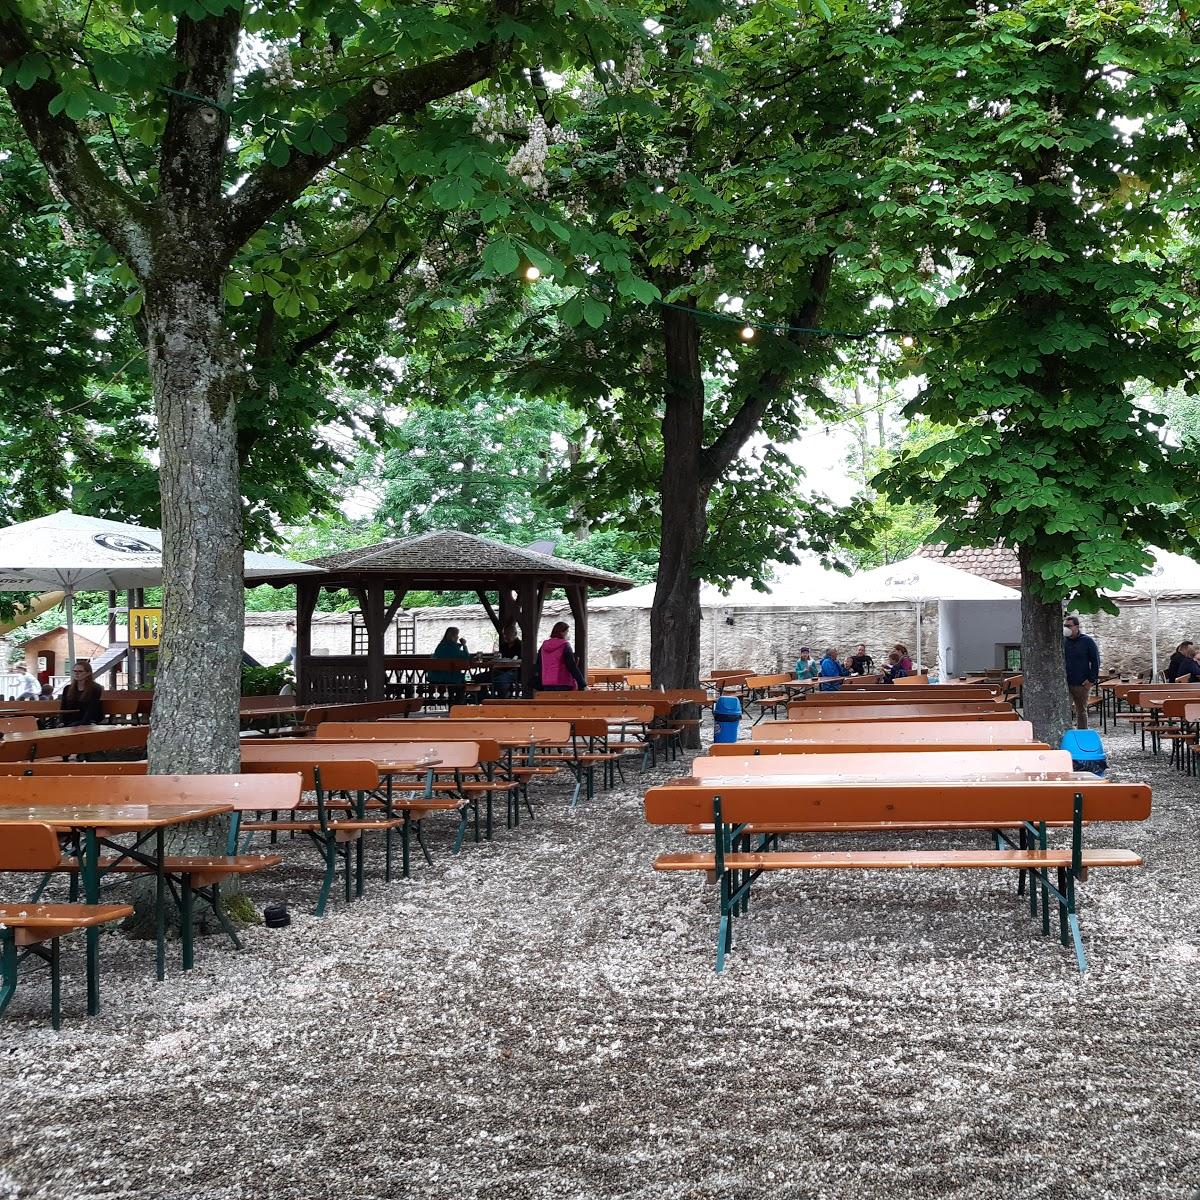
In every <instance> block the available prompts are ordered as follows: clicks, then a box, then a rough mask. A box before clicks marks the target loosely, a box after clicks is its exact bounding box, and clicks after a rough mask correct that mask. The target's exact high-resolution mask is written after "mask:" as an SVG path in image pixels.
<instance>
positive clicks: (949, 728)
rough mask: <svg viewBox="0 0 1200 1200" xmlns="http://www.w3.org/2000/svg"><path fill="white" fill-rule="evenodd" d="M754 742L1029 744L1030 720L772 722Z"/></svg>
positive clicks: (757, 731)
mask: <svg viewBox="0 0 1200 1200" xmlns="http://www.w3.org/2000/svg"><path fill="white" fill-rule="evenodd" d="M750 739H751V741H755V742H780V741H791V742H805V741H808V742H864V743H869V742H877V743H879V744H881V745H892V746H904V745H914V746H919V745H922V744H924V743H927V742H958V743H960V744H964V745H966V744H970V743H972V742H1008V743H1016V742H1031V741H1033V725H1032V724H1031V723H1030V722H1029V721H830V722H828V723H823V722H820V721H807V722H798V721H771V722H769V723H768V722H764V723H763V724H762V725H756V726H755V727H754V728H753V729H752V730H751V731H750Z"/></svg>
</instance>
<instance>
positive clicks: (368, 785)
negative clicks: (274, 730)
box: [228, 745, 405, 917]
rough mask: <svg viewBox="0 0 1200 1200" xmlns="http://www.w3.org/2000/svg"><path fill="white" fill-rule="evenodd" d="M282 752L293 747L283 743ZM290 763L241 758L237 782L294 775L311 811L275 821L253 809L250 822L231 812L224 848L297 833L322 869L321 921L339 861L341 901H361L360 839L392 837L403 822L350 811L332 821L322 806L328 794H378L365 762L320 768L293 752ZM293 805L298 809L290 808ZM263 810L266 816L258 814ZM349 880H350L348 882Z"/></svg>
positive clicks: (375, 772) (333, 762)
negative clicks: (310, 798)
mask: <svg viewBox="0 0 1200 1200" xmlns="http://www.w3.org/2000/svg"><path fill="white" fill-rule="evenodd" d="M283 748H284V749H292V747H291V746H287V745H285V746H284V747H283ZM295 757H296V760H295V761H280V760H273V759H267V760H265V761H253V759H252V758H250V759H248V758H246V757H243V760H242V778H253V777H255V776H271V777H274V776H278V775H280V774H281V773H285V772H286V774H287V777H288V778H291V777H292V776H293V774H294V775H295V776H296V777H297V778H298V779H299V781H300V790H301V791H305V792H312V793H313V794H314V795H315V796H316V799H317V804H316V808H315V810H314V812H313V816H312V817H311V818H301V817H298V816H292V817H289V818H283V819H280V818H278V817H277V816H276V815H275V813H274V812H273V811H272V810H269V809H258V810H256V811H257V814H258V815H256V817H255V819H254V820H253V821H247V820H245V819H243V818H241V816H240V814H235V819H234V820H233V821H232V822H231V823H230V828H229V845H228V848H229V850H230V851H231V852H233V851H234V850H236V849H237V847H238V844H239V842H240V843H241V845H242V848H243V849H246V848H248V847H249V845H250V842H251V840H252V839H253V837H254V836H255V834H258V833H269V834H270V835H271V837H272V840H274V839H275V838H276V837H277V836H278V835H279V834H280V833H289V834H297V833H299V834H302V835H304V836H306V837H307V838H308V839H309V841H310V842H311V843H312V844H313V846H314V847H315V848H316V850H317V852H318V854H319V855H320V857H321V860H322V863H323V865H324V868H325V869H324V874H323V876H322V879H321V886H320V890H319V891H318V894H317V903H316V905H315V907H314V909H313V912H314V915H315V916H318V917H323V916H324V915H325V908H326V905H327V904H328V902H329V895H330V891H331V889H332V887H333V881H334V879H335V877H336V876H337V868H338V861H339V859H340V860H341V862H342V866H343V873H344V880H345V897H346V902H347V903H349V902H350V901H351V900H352V899H353V898H354V897H355V896H358V897H361V896H362V894H363V889H364V855H363V845H362V838H363V835H364V834H367V833H383V834H385V835H388V836H389V837H390V835H391V833H392V832H393V831H394V830H396V829H398V828H402V827H403V826H404V824H405V820H404V818H402V817H386V816H385V817H366V816H363V815H359V814H358V811H357V810H356V811H352V812H351V813H350V814H349V815H347V816H344V817H331V816H330V814H329V810H328V808H327V806H326V797H327V796H328V794H329V793H330V792H346V793H377V792H378V791H379V789H380V786H381V781H380V775H379V769H378V767H376V765H375V764H374V763H373V762H370V761H369V760H368V759H366V758H363V759H358V760H356V759H340V758H338V759H334V758H332V757H331V758H330V759H327V760H326V761H323V762H321V763H320V764H316V763H313V762H312V761H311V760H308V761H306V760H305V758H304V755H303V752H301V753H298V754H296V756H295ZM294 807H298V806H294ZM264 812H267V813H268V814H269V815H267V816H263V815H262V813H264ZM351 845H354V846H355V847H356V853H355V864H354V871H353V875H352V872H351V861H350V847H351ZM352 880H353V882H352Z"/></svg>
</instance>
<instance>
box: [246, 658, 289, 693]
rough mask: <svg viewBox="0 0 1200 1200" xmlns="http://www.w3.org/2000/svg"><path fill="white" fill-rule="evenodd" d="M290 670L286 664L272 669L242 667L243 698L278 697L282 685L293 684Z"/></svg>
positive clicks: (278, 664)
mask: <svg viewBox="0 0 1200 1200" xmlns="http://www.w3.org/2000/svg"><path fill="white" fill-rule="evenodd" d="M295 682H296V677H295V675H293V674H292V668H291V667H290V666H288V665H287V664H286V663H276V664H275V665H274V666H273V667H242V695H243V696H278V695H279V693H280V691H281V690H282V689H283V686H284V684H287V683H295Z"/></svg>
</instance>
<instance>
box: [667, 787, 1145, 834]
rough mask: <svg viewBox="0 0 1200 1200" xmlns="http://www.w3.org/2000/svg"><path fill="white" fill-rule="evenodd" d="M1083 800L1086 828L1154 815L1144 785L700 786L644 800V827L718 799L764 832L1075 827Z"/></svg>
mask: <svg viewBox="0 0 1200 1200" xmlns="http://www.w3.org/2000/svg"><path fill="white" fill-rule="evenodd" d="M1076 795H1080V796H1082V798H1083V812H1082V816H1083V819H1084V820H1087V821H1144V820H1145V819H1146V818H1147V817H1149V815H1150V789H1149V787H1147V786H1146V785H1145V784H1144V783H1112V782H1109V781H1102V780H1098V779H1095V777H1091V778H1090V779H1088V780H1082V779H1079V780H1076V779H1071V780H1044V781H1031V780H1020V781H1014V780H999V779H989V780H972V781H963V780H954V781H949V780H946V781H939V780H935V781H933V782H929V783H923V782H922V783H918V782H915V781H904V780H901V781H899V782H895V783H883V782H880V781H878V780H871V781H867V782H847V783H829V782H828V781H822V780H818V781H815V782H814V783H812V784H808V785H806V784H802V783H788V784H779V785H773V784H771V783H769V782H763V783H761V784H758V783H751V784H746V785H743V784H732V785H731V784H729V782H728V781H727V780H722V781H720V782H719V783H718V782H715V781H711V782H706V781H704V780H700V781H698V782H695V783H676V784H667V785H664V786H661V787H654V788H651V789H650V790H649V791H648V792H647V793H646V820H647V821H649V822H650V824H652V825H681V824H692V823H693V822H696V821H710V820H712V819H713V815H714V799H718V798H719V800H720V807H721V817H722V820H723V821H725V822H729V823H736V822H741V821H755V822H759V823H760V824H768V823H770V822H773V821H777V822H781V823H783V822H787V823H790V822H807V821H812V822H814V823H818V824H822V825H830V826H835V827H836V825H838V824H845V825H858V824H876V823H878V824H892V825H899V824H906V823H915V822H921V823H926V822H929V823H933V822H937V821H979V822H985V821H986V822H994V823H995V824H997V825H1019V824H1021V823H1022V822H1024V821H1071V820H1072V819H1073V818H1074V816H1075V797H1076Z"/></svg>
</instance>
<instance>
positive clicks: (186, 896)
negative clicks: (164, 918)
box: [179, 872, 196, 971]
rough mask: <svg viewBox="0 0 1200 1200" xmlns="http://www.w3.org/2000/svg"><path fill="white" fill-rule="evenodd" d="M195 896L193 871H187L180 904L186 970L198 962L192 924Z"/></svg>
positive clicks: (181, 939) (180, 924)
mask: <svg viewBox="0 0 1200 1200" xmlns="http://www.w3.org/2000/svg"><path fill="white" fill-rule="evenodd" d="M194 896H195V893H194V892H193V891H192V876H191V872H185V873H184V876H183V897H182V903H181V904H180V906H179V939H180V941H181V942H182V944H183V969H184V970H185V971H190V970H191V969H192V967H193V966H195V963H196V954H195V950H196V947H195V931H194V929H193V926H192V908H193V904H192V901H193V898H194Z"/></svg>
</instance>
